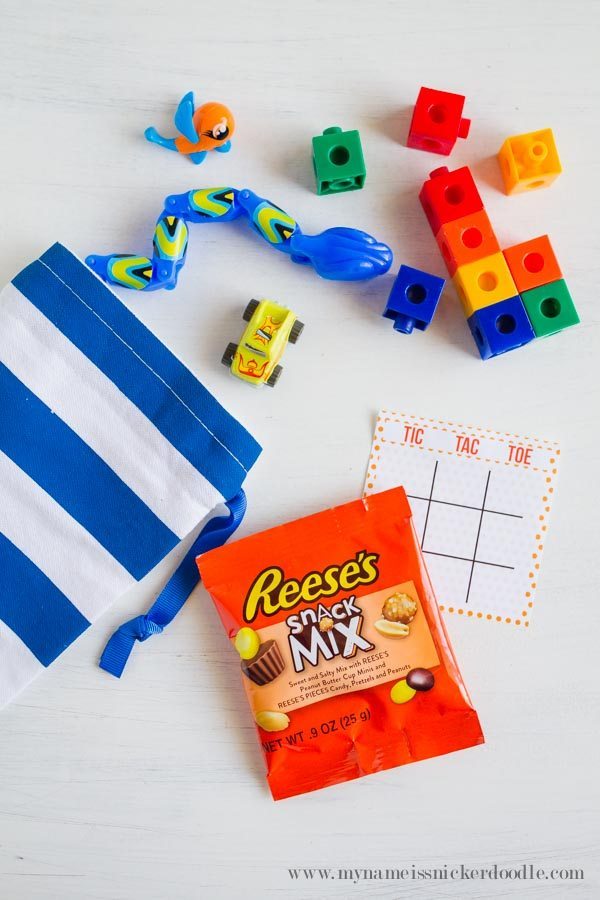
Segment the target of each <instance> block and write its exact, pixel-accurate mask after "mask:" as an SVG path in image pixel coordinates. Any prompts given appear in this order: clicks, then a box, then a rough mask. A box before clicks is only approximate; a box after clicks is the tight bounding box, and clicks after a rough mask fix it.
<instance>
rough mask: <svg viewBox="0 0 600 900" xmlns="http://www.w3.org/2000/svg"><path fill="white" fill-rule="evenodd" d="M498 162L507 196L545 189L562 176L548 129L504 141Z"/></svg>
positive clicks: (552, 138) (549, 129)
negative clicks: (540, 188) (535, 189)
mask: <svg viewBox="0 0 600 900" xmlns="http://www.w3.org/2000/svg"><path fill="white" fill-rule="evenodd" d="M498 162H499V163H500V170H501V172H502V178H503V179H504V189H505V191H506V193H507V194H519V193H523V192H525V191H530V190H533V189H534V188H539V187H547V186H548V185H549V184H552V182H553V181H554V179H555V178H558V176H559V175H560V173H561V172H562V166H561V164H560V159H559V157H558V151H557V149H556V143H555V141H554V135H553V134H552V129H551V128H544V129H542V131H531V132H529V134H517V135H513V137H508V138H506V140H505V141H504V143H503V144H502V147H501V148H500V150H499V152H498Z"/></svg>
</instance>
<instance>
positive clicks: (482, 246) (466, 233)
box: [436, 209, 500, 275]
mask: <svg viewBox="0 0 600 900" xmlns="http://www.w3.org/2000/svg"><path fill="white" fill-rule="evenodd" d="M436 240H437V242H438V245H439V248H440V250H441V251H442V256H443V257H444V261H445V263H446V265H447V267H448V271H449V273H450V275H454V273H455V272H456V270H457V268H458V267H459V266H464V265H465V264H466V263H470V262H474V261H475V260H477V259H481V258H482V257H484V256H491V255H492V254H493V253H499V252H500V244H499V243H498V241H497V239H496V235H495V234H494V230H493V228H492V223H491V222H490V220H489V219H488V216H487V213H486V212H485V210H483V209H481V210H479V212H475V213H471V215H469V216H463V217H462V218H461V219H455V220H454V221H453V222H447V223H446V225H442V227H441V228H440V230H439V231H438V233H437V235H436Z"/></svg>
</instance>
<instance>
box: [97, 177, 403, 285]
mask: <svg viewBox="0 0 600 900" xmlns="http://www.w3.org/2000/svg"><path fill="white" fill-rule="evenodd" d="M240 217H243V218H245V219H246V220H247V221H248V222H249V223H250V225H251V226H252V228H253V229H254V231H256V232H257V233H258V234H259V235H260V236H261V237H262V238H263V240H265V241H266V242H267V243H268V244H270V245H271V247H274V248H275V249H276V250H281V251H282V252H283V253H287V254H288V256H290V258H291V260H292V262H295V263H301V264H303V265H310V266H312V267H313V269H314V270H315V271H316V272H317V273H318V274H319V275H321V277H322V278H328V279H331V280H333V281H360V280H362V279H365V278H374V277H375V276H377V275H383V274H384V273H385V272H387V271H388V269H389V268H390V266H391V264H392V258H393V256H392V251H391V250H390V248H389V247H388V246H387V244H383V243H380V242H378V241H376V240H375V238H374V237H371V235H370V234H366V233H365V232H364V231H358V230H357V229H355V228H328V229H327V230H325V231H323V232H321V234H315V235H308V234H303V233H302V230H301V229H300V226H299V225H298V223H297V222H296V220H295V219H293V218H292V217H291V216H290V215H288V213H286V212H284V211H283V210H282V209H280V208H279V207H278V206H275V204H274V203H271V201H270V200H265V199H264V197H259V196H258V195H257V194H254V193H253V192H252V191H249V190H247V189H246V188H244V189H243V190H239V189H238V188H233V187H213V188H201V189H198V190H191V191H188V192H186V193H185V194H173V195H171V196H169V197H167V198H166V200H165V208H164V209H163V211H162V213H161V214H160V216H159V218H158V221H157V223H156V227H155V229H154V238H153V242H152V243H153V252H152V257H151V258H149V257H147V256H135V255H133V254H129V253H116V254H112V255H109V256H96V255H95V254H94V255H92V256H88V257H87V258H86V263H87V265H88V266H89V267H90V268H91V269H93V271H94V272H96V274H97V275H99V276H100V278H102V279H103V280H104V281H107V282H109V283H110V284H118V285H121V286H122V287H127V288H131V289H132V290H136V291H156V290H160V289H162V288H164V289H166V290H172V289H173V288H174V287H175V286H176V284H177V276H178V275H179V270H180V269H181V267H182V265H183V263H184V262H185V256H186V252H187V246H188V237H189V231H188V223H202V222H229V221H231V220H232V219H237V218H240Z"/></svg>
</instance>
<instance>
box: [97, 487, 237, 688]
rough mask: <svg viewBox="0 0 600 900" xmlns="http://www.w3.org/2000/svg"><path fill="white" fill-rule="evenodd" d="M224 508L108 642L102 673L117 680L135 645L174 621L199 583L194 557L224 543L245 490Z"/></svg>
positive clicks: (232, 529) (104, 653)
mask: <svg viewBox="0 0 600 900" xmlns="http://www.w3.org/2000/svg"><path fill="white" fill-rule="evenodd" d="M225 505H226V506H227V508H228V509H229V515H228V516H216V517H215V518H214V519H211V520H210V522H207V524H206V525H205V526H204V528H203V529H202V531H201V532H200V534H199V535H198V537H197V538H196V540H195V541H194V543H193V544H192V546H191V547H190V549H189V550H188V552H187V553H186V555H185V556H184V558H183V560H182V561H181V563H180V565H179V567H178V568H177V570H176V571H175V572H174V573H173V575H172V576H171V578H170V579H169V581H168V582H167V583H166V585H165V586H164V588H163V589H162V591H161V592H160V594H159V595H158V597H157V598H156V600H155V601H154V603H153V604H152V606H151V607H150V609H149V610H148V612H147V613H146V614H145V615H143V616H136V617H135V619H130V620H129V622H125V623H124V624H123V625H121V626H120V628H118V629H117V630H116V631H115V633H114V634H113V635H112V637H111V638H110V639H109V641H108V643H107V645H106V647H105V648H104V652H103V653H102V656H101V657H100V662H99V666H100V668H101V669H104V671H105V672H109V674H110V675H114V676H115V678H120V677H121V675H122V674H123V670H124V669H125V666H126V665H127V660H128V659H129V656H130V654H131V651H132V650H133V645H134V644H135V642H136V641H147V640H148V638H149V637H152V635H153V634H160V633H161V632H162V631H163V629H164V628H166V626H167V625H168V624H169V622H172V621H173V619H174V618H175V616H176V615H177V613H178V612H179V610H180V609H181V607H182V606H183V604H184V603H185V601H186V600H187V598H188V597H189V595H190V594H191V593H192V591H193V589H194V588H195V587H196V585H197V584H198V581H199V580H200V576H199V574H198V568H197V566H196V557H197V556H199V555H200V554H201V553H206V552H207V551H208V550H213V549H214V548H215V547H220V546H221V544H224V543H225V541H226V540H227V539H228V538H229V537H231V535H232V534H233V532H234V531H235V530H236V528H237V527H238V525H239V524H240V522H241V521H242V519H243V518H244V513H245V512H246V495H245V493H244V491H243V490H241V489H240V491H239V493H237V494H236V495H235V497H234V498H233V499H232V500H227V502H226V504H225Z"/></svg>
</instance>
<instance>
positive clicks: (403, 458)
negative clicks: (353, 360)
mask: <svg viewBox="0 0 600 900" xmlns="http://www.w3.org/2000/svg"><path fill="white" fill-rule="evenodd" d="M559 459H560V449H559V447H558V445H557V444H556V443H555V442H553V441H547V440H541V439H539V438H534V437H527V436H525V437H520V436H519V435H515V434H506V433H503V432H499V431H493V430H491V429H489V428H479V427H476V426H473V425H461V424H457V423H454V422H442V421H437V420H436V419H424V418H420V417H419V416H413V415H406V414H404V413H395V412H388V411H387V410H382V411H381V412H380V413H379V415H378V417H377V424H376V426H375V434H374V437H373V446H372V448H371V456H370V459H369V469H368V473H367V478H366V482H365V493H366V494H373V493H375V492H377V491H385V490H387V489H388V488H392V487H396V486H397V485H403V486H404V489H405V490H406V493H407V495H408V497H409V501H410V505H411V507H412V510H413V521H414V525H415V528H416V530H417V535H418V538H419V541H420V544H421V549H422V550H423V554H424V556H425V561H426V563H427V568H428V570H429V575H430V577H431V580H432V582H433V586H434V588H435V591H436V595H437V598H438V601H439V603H440V608H441V609H442V610H446V611H447V612H449V613H456V614H458V615H466V616H475V617H477V618H479V619H488V620H496V621H498V622H507V623H509V624H513V625H524V626H525V627H526V628H527V627H528V625H529V621H530V618H531V612H532V609H533V605H534V602H535V592H536V588H537V582H538V576H539V572H540V564H541V558H542V551H543V549H544V543H545V541H546V537H547V533H548V517H549V513H550V509H551V506H552V499H553V497H554V490H555V485H556V476H557V472H558V463H559Z"/></svg>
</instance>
